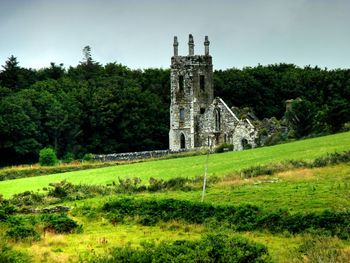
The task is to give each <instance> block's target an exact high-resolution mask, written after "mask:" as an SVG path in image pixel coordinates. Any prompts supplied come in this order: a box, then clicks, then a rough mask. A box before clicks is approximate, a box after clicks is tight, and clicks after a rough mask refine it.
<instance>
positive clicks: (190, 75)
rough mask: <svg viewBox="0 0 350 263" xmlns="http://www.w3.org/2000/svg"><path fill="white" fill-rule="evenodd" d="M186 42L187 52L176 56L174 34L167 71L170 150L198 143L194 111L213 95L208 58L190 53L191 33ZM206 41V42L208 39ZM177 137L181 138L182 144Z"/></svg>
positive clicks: (191, 46)
mask: <svg viewBox="0 0 350 263" xmlns="http://www.w3.org/2000/svg"><path fill="white" fill-rule="evenodd" d="M206 40H207V38H206ZM188 44H189V55H188V56H178V52H177V46H178V43H177V38H176V37H175V38H174V56H173V57H172V58H171V75H170V81H171V105H170V132H169V146H170V149H171V150H178V149H181V148H194V147H199V145H198V139H197V133H196V131H195V126H196V122H197V121H198V115H200V112H201V110H205V109H206V108H207V107H208V106H209V105H210V103H211V102H212V101H213V97H214V91H213V66H212V58H211V56H209V54H208V53H206V54H207V55H194V44H193V37H192V36H191V35H190V37H189V43H188ZM207 44H208V45H209V41H208V40H207ZM207 51H208V50H207V49H206V52H207ZM208 52H209V51H208ZM181 140H184V145H183V141H182V142H181Z"/></svg>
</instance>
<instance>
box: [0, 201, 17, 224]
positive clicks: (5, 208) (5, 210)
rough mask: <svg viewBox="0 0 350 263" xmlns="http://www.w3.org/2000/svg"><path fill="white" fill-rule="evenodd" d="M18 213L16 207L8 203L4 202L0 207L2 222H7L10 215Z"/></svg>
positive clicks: (0, 219)
mask: <svg viewBox="0 0 350 263" xmlns="http://www.w3.org/2000/svg"><path fill="white" fill-rule="evenodd" d="M15 212H16V207H14V206H13V205H11V204H9V203H8V202H2V203H1V205H0V221H5V220H6V219H7V218H8V217H9V216H10V215H12V214H14V213H15Z"/></svg>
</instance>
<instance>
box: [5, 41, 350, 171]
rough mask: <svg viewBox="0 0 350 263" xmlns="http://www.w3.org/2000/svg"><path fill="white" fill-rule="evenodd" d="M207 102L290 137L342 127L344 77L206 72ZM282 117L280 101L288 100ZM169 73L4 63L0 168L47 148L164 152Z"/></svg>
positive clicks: (286, 70) (262, 70) (282, 68)
mask: <svg viewBox="0 0 350 263" xmlns="http://www.w3.org/2000/svg"><path fill="white" fill-rule="evenodd" d="M214 88H215V95H216V96H220V97H222V98H223V99H224V100H225V101H226V103H227V104H228V105H229V106H233V105H234V106H236V107H250V108H251V109H252V110H253V111H254V113H255V115H256V116H257V117H258V118H259V119H264V118H271V117H276V118H277V119H282V118H287V119H288V120H289V123H290V125H291V127H292V128H293V130H294V131H295V133H294V135H293V136H295V137H303V136H309V135H313V134H322V133H331V132H337V131H340V130H342V129H345V128H347V127H348V126H349V122H350V70H349V69H336V70H327V69H321V68H318V67H310V66H308V67H304V68H300V67H297V66H296V65H293V64H275V65H268V66H261V65H258V66H256V67H247V68H243V69H235V68H232V69H227V70H218V71H215V72H214ZM296 98H300V99H298V100H294V102H293V103H292V107H291V111H290V112H289V114H286V113H285V109H286V105H285V101H286V100H288V99H296ZM169 104H170V70H169V69H155V68H150V69H145V70H133V69H129V68H128V67H126V66H124V65H121V64H118V63H108V64H106V65H101V64H100V63H98V62H96V61H95V60H94V59H93V58H92V55H91V48H90V47H89V46H87V47H85V48H84V49H83V59H82V61H81V62H80V63H79V64H78V65H77V66H76V67H69V68H68V69H66V68H64V66H63V65H62V64H56V63H51V65H50V66H49V67H47V68H42V69H38V70H36V69H30V68H29V69H28V68H23V67H21V66H20V62H19V60H18V59H17V58H16V57H15V56H11V57H9V58H8V60H7V61H5V64H4V65H3V66H2V70H1V71H0V156H1V158H0V165H9V164H16V163H28V162H36V161H37V160H38V152H39V151H40V149H42V148H44V147H47V146H50V147H53V148H54V149H55V151H56V152H57V154H58V156H59V157H60V158H65V156H68V155H69V156H74V157H75V158H81V157H82V156H83V155H84V154H86V153H112V152H126V151H139V150H152V149H166V148H167V147H168V130H169V127H168V126H169Z"/></svg>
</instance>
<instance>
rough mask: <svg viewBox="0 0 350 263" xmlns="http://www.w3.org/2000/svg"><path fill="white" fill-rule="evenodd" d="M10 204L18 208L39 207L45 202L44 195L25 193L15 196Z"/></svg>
mask: <svg viewBox="0 0 350 263" xmlns="http://www.w3.org/2000/svg"><path fill="white" fill-rule="evenodd" d="M10 202H11V203H12V204H14V205H16V206H30V205H38V204H42V203H43V202H44V195H43V194H39V193H34V192H31V191H25V192H23V193H18V194H14V195H13V196H12V198H11V200H10Z"/></svg>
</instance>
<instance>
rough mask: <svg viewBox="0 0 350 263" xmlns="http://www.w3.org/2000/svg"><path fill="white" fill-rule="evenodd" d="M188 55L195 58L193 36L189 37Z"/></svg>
mask: <svg viewBox="0 0 350 263" xmlns="http://www.w3.org/2000/svg"><path fill="white" fill-rule="evenodd" d="M188 55H189V56H193V55H194V41H193V36H192V34H190V35H189V37H188Z"/></svg>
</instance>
